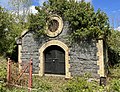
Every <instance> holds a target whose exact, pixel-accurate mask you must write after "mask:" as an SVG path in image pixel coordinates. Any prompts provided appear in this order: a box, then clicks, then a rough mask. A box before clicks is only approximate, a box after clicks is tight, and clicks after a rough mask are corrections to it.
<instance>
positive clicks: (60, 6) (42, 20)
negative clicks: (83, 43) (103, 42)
mask: <svg viewBox="0 0 120 92" xmlns="http://www.w3.org/2000/svg"><path fill="white" fill-rule="evenodd" d="M45 14H46V15H47V16H45ZM52 14H58V15H59V16H61V17H62V18H63V20H64V21H68V24H69V31H70V32H69V33H71V34H70V36H71V37H72V39H76V38H77V39H78V38H86V37H90V38H98V37H106V36H108V34H109V32H110V31H109V23H108V17H107V15H106V14H105V13H104V12H101V11H100V10H98V11H97V12H95V11H94V8H93V6H92V5H91V4H90V3H86V2H84V1H81V2H75V0H69V1H68V0H48V1H47V2H45V3H44V4H43V6H42V7H40V9H39V13H38V14H36V15H31V17H32V18H31V19H30V20H31V22H30V23H31V25H32V26H30V27H31V29H34V30H35V29H36V28H38V29H37V30H40V29H39V28H41V27H45V26H46V21H47V20H48V19H49V15H52ZM33 18H35V19H33ZM35 20H36V21H35ZM44 30H45V29H43V30H41V31H44ZM41 31H40V32H41ZM71 37H70V38H71Z"/></svg>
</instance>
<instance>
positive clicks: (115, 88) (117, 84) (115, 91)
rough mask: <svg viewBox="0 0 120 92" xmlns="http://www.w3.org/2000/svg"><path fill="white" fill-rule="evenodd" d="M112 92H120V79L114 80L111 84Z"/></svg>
mask: <svg viewBox="0 0 120 92" xmlns="http://www.w3.org/2000/svg"><path fill="white" fill-rule="evenodd" d="M110 90H111V92H120V79H113V80H112V81H111V84H110Z"/></svg>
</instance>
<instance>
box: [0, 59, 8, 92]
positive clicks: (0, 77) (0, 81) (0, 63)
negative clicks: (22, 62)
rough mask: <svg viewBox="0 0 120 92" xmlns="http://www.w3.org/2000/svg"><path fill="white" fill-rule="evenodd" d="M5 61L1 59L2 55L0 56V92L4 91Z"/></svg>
mask: <svg viewBox="0 0 120 92" xmlns="http://www.w3.org/2000/svg"><path fill="white" fill-rule="evenodd" d="M6 63H7V62H6V61H5V60H4V59H3V57H0V92H5V90H6V89H5V86H6V83H5V82H6V76H7V69H6V67H7V64H6Z"/></svg>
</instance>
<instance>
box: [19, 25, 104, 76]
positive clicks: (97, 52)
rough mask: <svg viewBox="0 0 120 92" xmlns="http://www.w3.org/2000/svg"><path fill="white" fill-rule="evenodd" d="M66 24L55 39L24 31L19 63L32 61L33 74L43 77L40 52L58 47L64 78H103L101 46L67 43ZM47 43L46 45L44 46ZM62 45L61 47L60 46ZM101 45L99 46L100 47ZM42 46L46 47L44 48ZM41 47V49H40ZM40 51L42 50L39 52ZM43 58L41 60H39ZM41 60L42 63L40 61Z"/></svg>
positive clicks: (95, 42)
mask: <svg viewBox="0 0 120 92" xmlns="http://www.w3.org/2000/svg"><path fill="white" fill-rule="evenodd" d="M68 32H69V30H68V28H67V23H64V26H63V29H62V32H61V33H60V34H59V35H58V36H56V37H48V36H46V37H43V36H40V37H37V38H35V37H34V34H35V33H34V32H32V31H26V32H24V33H23V34H22V36H21V44H18V45H19V57H18V59H19V62H28V61H29V60H30V58H32V59H33V73H34V74H39V75H40V76H43V75H44V56H42V55H40V54H42V53H43V52H42V50H43V51H44V49H46V48H47V46H50V45H52V44H51V41H53V42H52V43H53V45H58V46H60V47H61V48H63V50H64V51H65V53H66V55H65V69H66V74H65V77H66V78H70V77H74V76H82V75H84V74H85V73H89V74H91V76H92V77H95V78H99V77H101V76H102V77H104V76H105V74H104V62H105V61H104V59H103V57H104V56H103V44H101V42H100V41H97V40H89V41H88V40H86V41H85V40H84V41H82V40H81V41H79V43H71V44H70V43H69V41H68V39H67V38H66V36H67V35H68ZM46 43H48V44H46ZM62 44H63V45H62ZM100 44H101V45H100ZM44 45H45V46H46V45H47V46H46V47H44ZM42 46H43V47H42ZM40 49H42V50H40ZM41 58H43V59H41ZM42 60H43V61H42ZM42 63H43V64H42Z"/></svg>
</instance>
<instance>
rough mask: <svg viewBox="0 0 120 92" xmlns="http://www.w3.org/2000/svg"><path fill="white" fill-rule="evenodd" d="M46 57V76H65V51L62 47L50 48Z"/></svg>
mask: <svg viewBox="0 0 120 92" xmlns="http://www.w3.org/2000/svg"><path fill="white" fill-rule="evenodd" d="M44 56H45V73H46V74H65V51H64V50H63V49H62V48H61V47H59V46H56V45H52V46H49V47H48V48H46V50H45V51H44Z"/></svg>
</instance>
